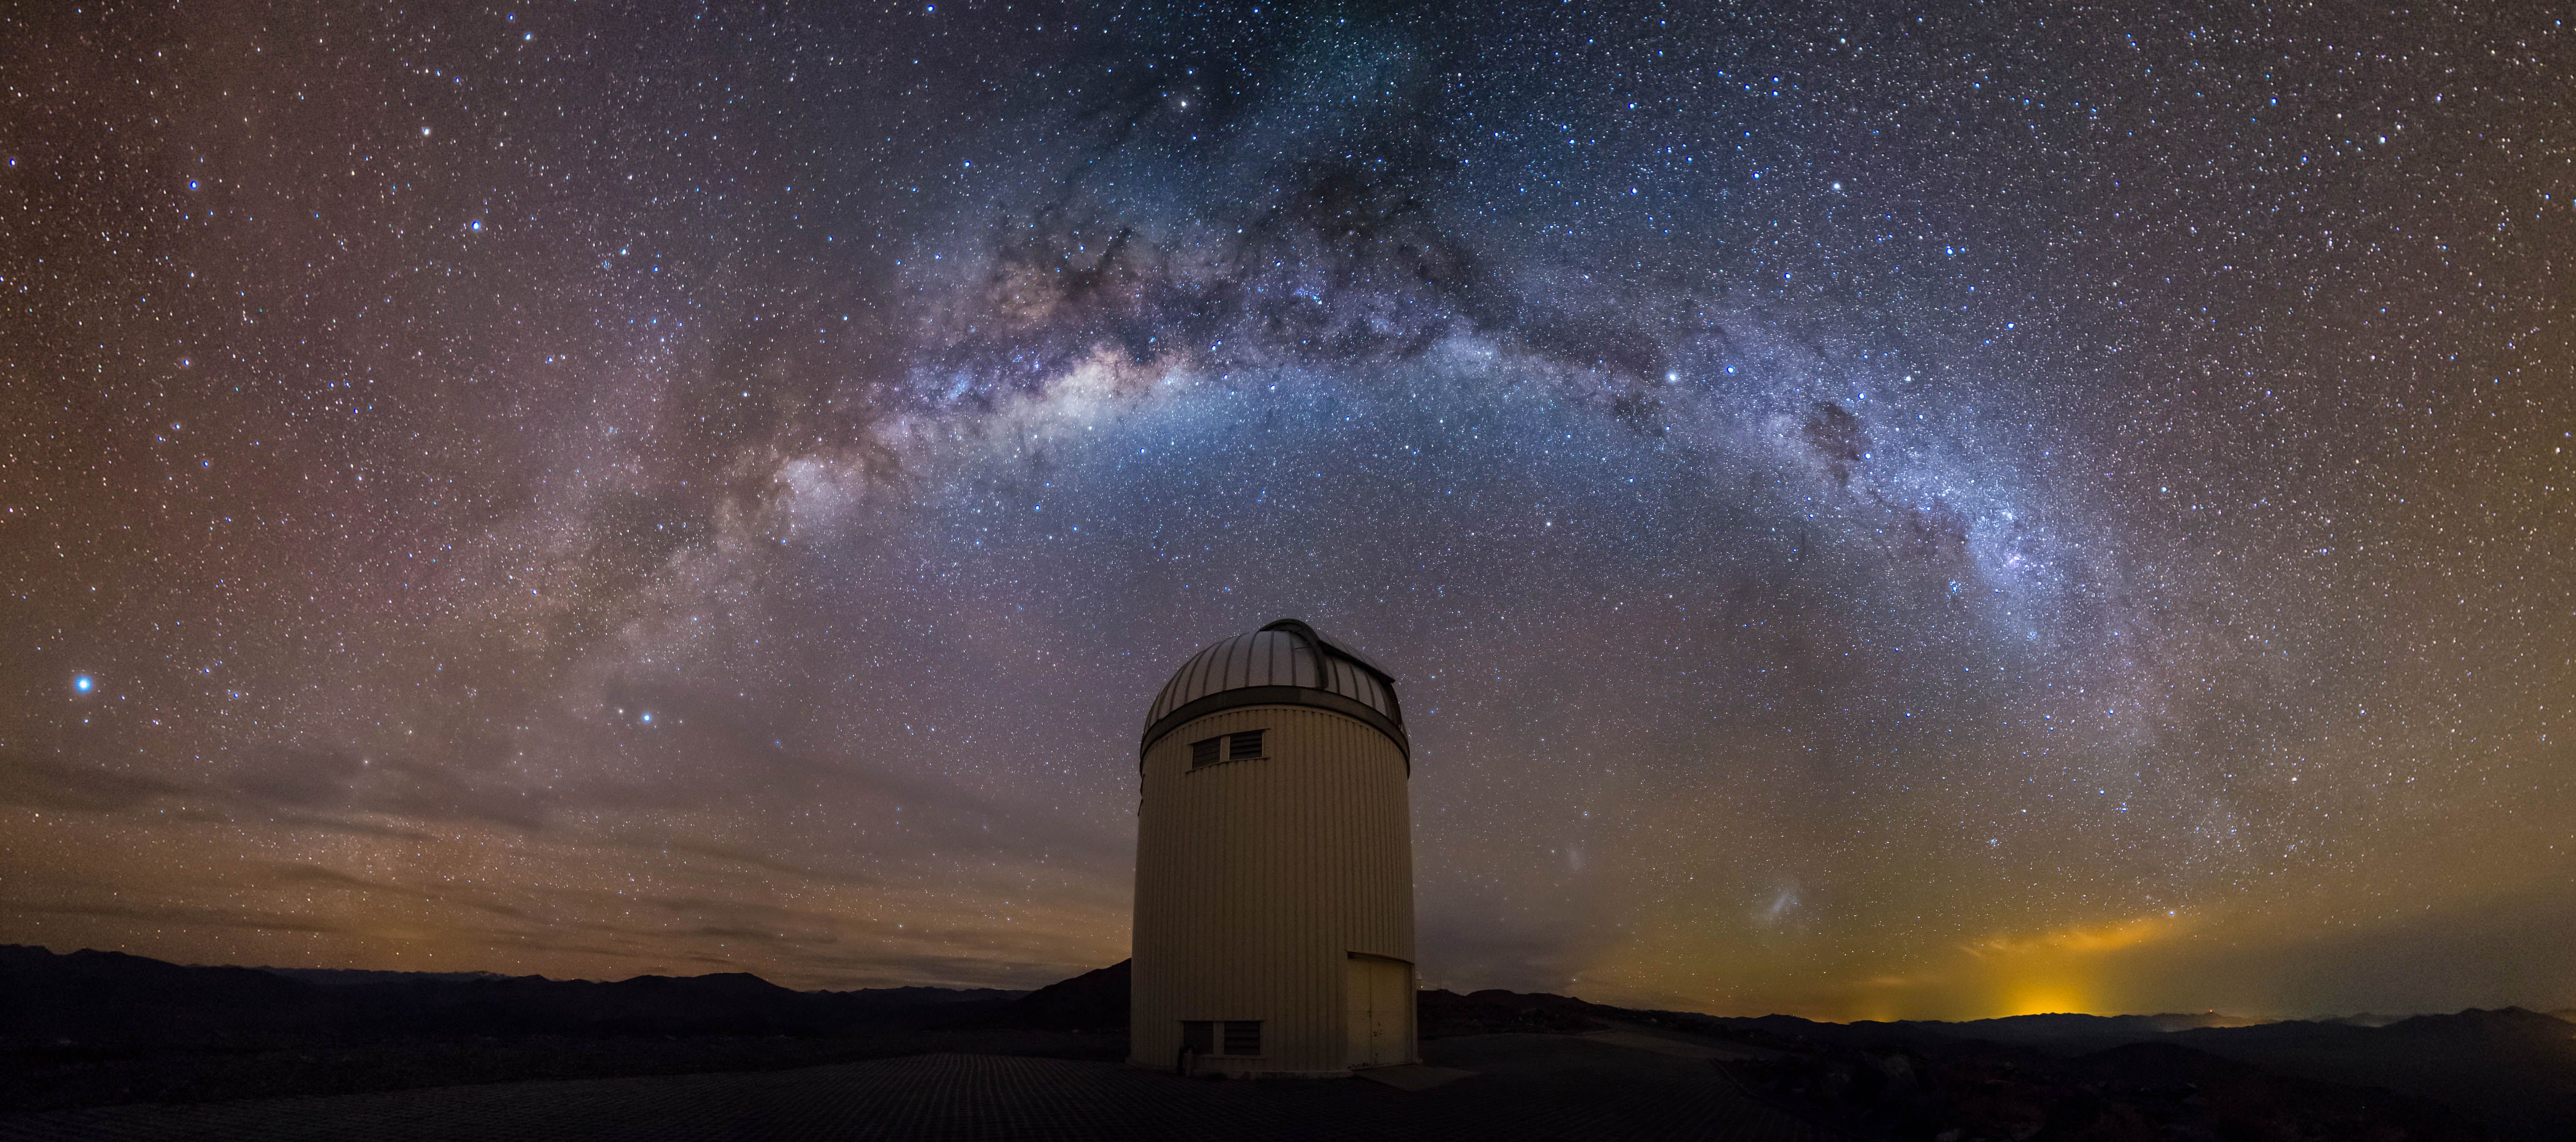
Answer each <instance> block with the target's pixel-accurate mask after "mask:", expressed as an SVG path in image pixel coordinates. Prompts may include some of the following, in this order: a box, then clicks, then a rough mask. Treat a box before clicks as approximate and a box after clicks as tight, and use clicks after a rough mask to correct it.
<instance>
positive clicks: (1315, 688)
mask: <svg viewBox="0 0 2576 1142" xmlns="http://www.w3.org/2000/svg"><path fill="white" fill-rule="evenodd" d="M1276 705H1287V706H1319V707H1323V708H1325V709H1330V710H1335V711H1338V712H1340V713H1343V714H1347V715H1349V716H1351V717H1353V718H1356V719H1358V720H1360V721H1362V722H1366V723H1368V724H1369V725H1370V726H1372V727H1375V728H1376V729H1377V730H1378V732H1380V733H1383V734H1385V735H1386V736H1387V737H1388V738H1390V739H1393V740H1394V742H1395V745H1396V748H1397V749H1399V750H1402V751H1403V752H1404V756H1405V760H1406V764H1407V765H1408V766H1410V765H1411V763H1412V758H1413V743H1412V741H1411V740H1409V739H1408V738H1407V737H1406V736H1405V733H1404V709H1403V707H1402V706H1400V705H1398V704H1397V703H1396V700H1395V676H1394V675H1391V674H1388V673H1387V672H1386V671H1385V670H1383V669H1381V668H1379V667H1378V665H1377V664H1376V663H1373V662H1370V661H1369V660H1368V659H1366V658H1364V657H1362V656H1361V655H1360V653H1359V652H1358V651H1355V650H1352V649H1350V648H1349V647H1346V646H1343V645H1341V644H1339V643H1336V642H1334V641H1332V640H1331V639H1328V638H1325V637H1324V636H1323V635H1321V634H1318V633H1316V631H1315V628H1313V627H1310V626H1307V625H1306V624H1304V623H1302V622H1299V621H1297V620H1295V619H1281V620H1279V621H1278V622H1275V623H1272V624H1270V625H1269V626H1266V627H1263V628H1261V629H1260V630H1257V631H1254V632H1252V633H1251V634H1241V635H1236V636H1234V637H1233V638H1229V639H1225V640H1223V641H1221V642H1218V643H1216V644H1215V645H1213V646H1210V647H1208V648H1207V649H1205V650H1202V651H1200V652H1198V653H1197V654H1194V655H1191V656H1190V660H1189V661H1188V662H1184V663H1182V664H1181V668H1180V669H1179V670H1178V671H1176V672H1174V673H1173V675H1172V680H1171V681H1170V682H1167V683H1164V684H1163V692H1162V693H1161V694H1159V695H1157V696H1156V697H1155V698H1154V706H1153V709H1151V710H1149V711H1147V712H1146V714H1145V737H1144V740H1143V741H1142V742H1141V743H1139V744H1138V745H1137V747H1136V752H1137V754H1138V755H1140V756H1141V755H1142V754H1143V753H1144V752H1145V751H1146V750H1148V749H1152V748H1153V746H1154V743H1155V742H1156V741H1159V740H1161V739H1162V737H1163V735H1165V734H1168V733H1170V732H1172V731H1173V730H1175V729H1178V728H1180V726H1181V724H1182V723H1184V722H1188V721H1191V720H1193V719H1196V718H1203V717H1206V716H1207V715H1209V714H1213V713H1215V712H1217V711H1219V710H1224V709H1230V708H1232V707H1235V706H1276Z"/></svg>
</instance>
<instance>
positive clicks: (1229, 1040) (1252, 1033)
mask: <svg viewBox="0 0 2576 1142" xmlns="http://www.w3.org/2000/svg"><path fill="white" fill-rule="evenodd" d="M1225 1053H1226V1054H1229V1055H1258V1054H1260V1053H1261V1021H1260V1020H1258V1019H1229V1020H1226V1024H1225Z"/></svg>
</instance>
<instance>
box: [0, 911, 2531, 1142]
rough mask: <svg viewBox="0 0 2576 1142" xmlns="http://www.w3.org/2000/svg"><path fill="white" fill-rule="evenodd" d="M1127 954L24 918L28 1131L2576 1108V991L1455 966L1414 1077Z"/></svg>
mask: <svg viewBox="0 0 2576 1142" xmlns="http://www.w3.org/2000/svg"><path fill="white" fill-rule="evenodd" d="M1126 969H1127V965H1125V964H1118V965H1114V966H1112V967H1108V968H1103V969H1100V970H1098V971H1094V972H1088V973H1085V974H1083V975H1080V976H1076V977H1074V978H1072V979H1068V980H1065V981H1063V982H1060V983H1057V984H1054V985H1052V986H1049V987H1046V988H1042V989H1040V990H1038V991H1035V992H1029V993H1019V992H997V991H972V990H970V991H959V990H948V989H939V988H881V989H875V990H864V991H843V992H828V991H816V992H800V991H792V990H789V989H786V988H781V987H777V986H775V985H772V984H769V983H767V982H765V981H763V980H760V979H758V978H756V977H753V976H748V975H740V974H732V975H725V974H719V975H705V976H694V977H687V978H667V977H655V976H641V977H637V978H635V979H630V980H621V981H617V982H613V983H593V982H583V981H574V980H547V979H542V978H538V977H533V976H531V977H519V978H503V977H499V976H487V975H425V974H409V973H386V972H316V971H278V970H268V969H251V968H233V967H191V966H185V965H179V964H169V963H163V962H160V961H156V960H148V959H141V958H138V957H133V956H124V955H117V954H113V953H99V952H77V953H72V954H68V955H57V954H55V953H52V952H49V951H46V950H44V949H41V948H20V947H8V946H0V1142H6V1140H7V1139H14V1138H97V1139H152V1138H207V1139H224V1138H263V1139H264V1138H361V1139H368V1140H369V1142H374V1140H377V1139H398V1138H502V1139H506V1138H635V1139H656V1138H675V1139H678V1138H723V1139H766V1138H782V1139H795V1138H917V1139H950V1138H955V1139H987V1138H990V1139H1010V1138H1089V1137H1102V1138H1109V1137H1115V1138H1160V1137H1174V1138H1182V1137H1186V1138H1199V1137H1208V1138H1224V1139H1228V1140H1232V1139H1238V1138H1241V1139H1252V1138H1291V1137H1293V1138H1379V1137H1384V1138H1430V1139H1439V1138H1460V1139H1465V1138H1475V1139H1519V1138H1531V1139H1582V1138H1745V1139H1767V1138H1801V1139H1805V1138H1855V1139H1869V1140H1886V1142H1896V1140H1900V1139H1901V1140H1905V1142H2145V1140H2148V1139H2156V1140H2168V1139H2171V1140H2186V1142H2312V1140H2323V1139H2367V1140H2370V1142H2576V1019H2571V1016H2576V1012H2561V1013H2557V1014H2556V1015H2555V1016H2553V1015H2544V1014H2539V1013H2534V1012H2529V1011H2521V1010H2515V1009H2504V1010H2496V1011H2474V1010H2473V1011H2463V1012H2459V1013H2457V1014H2453V1015H2432V1016H2416V1017H2412V1018H2405V1019H2387V1018H2376V1017H2357V1018H2353V1019H2339V1020H2324V1021H2312V1022H2283V1023H2267V1024H2250V1023H2248V1022H2247V1021H2243V1020H2229V1019H2227V1018H2225V1017H2223V1016H2217V1015H2211V1014H2201V1015H2156V1016H2118V1017H2109V1018H2103V1017H2095V1016H2085V1015H2042V1016H2023V1017H2018V1018H2013V1019H1998V1020H1985V1021H1980V1022H1973V1023H1853V1024H1832V1023H1812V1022H1809V1021H1806V1020H1803V1019H1792V1018H1787V1017H1783V1016H1767V1017H1763V1018H1759V1019H1730V1018H1716V1017H1711V1016H1707V1015H1698V1014H1692V1013H1688V1012H1670V1011H1636V1010H1628V1009H1623V1008H1616V1007H1607V1006H1602V1005H1598V1004H1591V1003H1586V1002H1584V1001H1582V1000H1579V999H1573V998H1569V997H1566V996H1557V995H1528V994H1517V993H1512V992H1502V991H1480V992H1475V993H1473V994H1469V995H1457V994H1453V993H1451V992H1447V991H1425V992H1423V993H1421V996H1420V1007H1419V1013H1420V1026H1421V1032H1422V1040H1423V1041H1422V1051H1423V1055H1424V1057H1425V1060H1426V1062H1428V1063H1430V1064H1433V1065H1435V1066H1439V1067H1445V1068H1452V1069H1454V1070H1456V1071H1467V1072H1474V1073H1473V1074H1472V1075H1470V1076H1469V1077H1465V1078H1460V1079H1457V1080H1456V1081H1453V1082H1450V1083H1447V1084H1446V1085H1440V1086H1436V1087H1431V1088H1428V1089H1425V1088H1423V1087H1422V1086H1420V1085H1419V1084H1415V1085H1411V1086H1407V1087H1405V1089H1395V1088H1393V1087H1390V1086H1388V1085H1384V1084H1380V1083H1375V1082H1369V1081H1363V1080H1358V1079H1341V1080H1331V1081H1293V1082H1218V1081H1210V1080H1196V1081H1185V1080H1181V1079H1178V1078H1174V1077H1171V1076H1166V1075H1159V1074H1148V1073H1144V1072H1138V1071H1132V1070H1129V1069H1127V1068H1126V1067H1124V1066H1123V1065H1121V1064H1120V1062H1119V1060H1120V1059H1122V1058H1123V1056H1124V1055H1125V1046H1126V1026H1125V1023H1126V1013H1127V1007H1128V977H1127V970H1126ZM1414 1077H1420V1075H1419V1073H1418V1072H1416V1073H1415V1075H1414ZM1399 1085H1402V1084H1399Z"/></svg>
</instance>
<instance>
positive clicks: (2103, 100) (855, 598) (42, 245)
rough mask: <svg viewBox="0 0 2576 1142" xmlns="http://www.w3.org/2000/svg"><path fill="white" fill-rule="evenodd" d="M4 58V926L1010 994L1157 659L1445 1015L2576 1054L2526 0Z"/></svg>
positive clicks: (2548, 251)
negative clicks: (1959, 1020)
mask: <svg viewBox="0 0 2576 1142" xmlns="http://www.w3.org/2000/svg"><path fill="white" fill-rule="evenodd" d="M538 7H539V6H529V8H528V9H526V10H522V9H518V8H513V7H508V6H483V5H427V6H419V7H415V8H411V9H403V10H392V9H367V10H342V9H332V10H328V11H315V10H309V9H301V8H292V7H284V6H275V7H272V6H265V5H259V4H236V5H218V6H210V7H207V8H203V9H201V8H199V7H197V6H189V5H134V6H119V5H111V6H106V7H93V8H88V9H83V10H80V11H71V10H46V11H41V12H21V13H18V14H15V15H11V16H8V17H6V18H5V19H6V21H7V22H6V25H5V27H4V28H0V43H5V45H6V46H5V47H0V164H5V165H0V306H5V308H0V584H5V586H6V593H5V595H0V606H5V608H6V610H5V613H6V616H7V617H6V622H5V626H0V634H5V638H6V645H7V652H6V653H5V654H0V693H5V694H6V695H7V696H8V697H7V701H6V702H0V868H5V869H6V870H7V872H8V875H6V876H5V877H0V940H9V941H16V942H24V943H39V944H44V945H47V946H51V947H55V948H58V949H66V950H67V949H70V948H73V947H83V946H86V947H102V948H108V947H112V948H120V949H124V950H129V951H133V952H137V953H140V954H148V955H155V956H162V957H165V958H171V959H179V960H189V961H198V962H242V963H272V964H281V965H294V966H349V967H369V968H434V969H442V970H468V969H478V970H494V971H507V972H542V973H546V974H550V975H557V976H567V975H574V976H591V977H622V976H624V975H629V974H634V973H638V972H644V971H665V972H684V973H694V972H699V971H715V970H746V971H755V972H758V973H760V974H762V975H764V976H766V977H769V978H771V979H774V980H778V981H781V982H784V983H788V984H791V985H796V986H807V987H818V986H828V987H836V988H838V987H851V986H862V985H882V984H892V983H940V984H977V985H998V986H1022V987H1030V986H1037V985H1040V984H1043V983H1046V982H1049V981H1052V980H1054V979H1057V978H1061V977H1063V976H1065V975H1067V974H1070V973H1072V972H1074V971H1077V970H1082V969H1086V968H1090V967H1097V966H1101V965H1104V964H1107V963H1111V962H1114V961H1116V960H1118V959H1121V958H1123V957H1124V956H1125V954H1126V942H1127V907H1128V899H1129V894H1130V887H1131V885H1130V877H1131V875H1132V863H1131V862H1132V855H1133V843H1134V842H1133V837H1134V817H1133V809H1134V803H1135V797H1136V784H1135V781H1136V778H1135V755H1134V750H1135V745H1136V734H1137V733H1138V731H1139V729H1140V727H1141V721H1142V717H1143V714H1144V710H1145V706H1146V704H1147V703H1148V702H1149V701H1150V699H1151V696H1152V695H1153V693H1154V692H1155V690H1156V689H1158V688H1159V687H1160V685H1161V684H1162V682H1163V680H1164V677H1165V676H1166V674H1167V673H1168V672H1169V671H1170V670H1171V669H1173V668H1174V667H1176V666H1177V665H1178V664H1179V663H1180V662H1181V661H1183V660H1184V659H1185V658H1186V657H1187V656H1188V655H1189V654H1190V653H1192V652H1193V651H1195V650H1196V649H1197V648H1198V647H1200V646H1203V645H1205V644H1206V643H1208V642H1211V641H1214V640H1216V639H1218V638H1221V637H1225V636H1228V635H1232V634H1236V633H1241V632H1243V631H1248V630H1251V629H1253V628H1255V627H1257V626H1259V625H1260V624H1261V623H1263V622H1266V621H1268V620H1270V619H1274V618H1279V617H1289V616H1293V617H1300V618H1304V619H1307V620H1309V621H1312V622H1314V623H1315V624H1317V625H1318V626H1319V627H1321V628H1323V629H1324V630H1326V631H1328V632H1332V633H1334V634H1335V635H1337V636H1340V637H1344V638H1347V639H1348V640H1350V641H1351V642H1352V643H1353V644H1354V645H1357V646H1359V647H1362V648H1364V649H1365V650H1366V651H1367V652H1369V653H1370V654H1371V656H1372V657H1374V658H1377V659H1379V660H1380V661H1382V662H1384V663H1385V664H1386V665H1387V666H1388V667H1389V668H1391V669H1393V670H1394V671H1395V672H1396V674H1397V681H1398V686H1399V688H1400V691H1401V693H1402V694H1403V696H1404V702H1405V706H1406V709H1407V711H1408V720H1409V724H1410V727H1411V731H1412V735H1413V740H1414V743H1415V747H1416V768H1415V771H1414V777H1413V782H1412V795H1413V799H1414V800H1413V805H1414V816H1415V845H1416V856H1415V867H1416V881H1417V898H1418V901H1419V909H1420V921H1421V927H1422V941H1423V942H1422V957H1423V965H1422V969H1423V974H1424V979H1425V981H1426V983H1427V984H1429V985H1435V986H1451V987H1460V988H1472V987H1487V986H1504V987H1513V988H1519V989H1535V990H1549V991H1558V992H1569V993H1575V994H1580V995H1583V996H1585V997H1587V998H1592V999H1596V1000H1601V1001H1606V1002H1628V1003H1651V1004H1657V1005H1666V1006H1675V1007H1687V1008H1691V1009H1697V1010H1707V1011H1715V1012H1721V1013H1762V1012H1769V1011H1786V1012H1793V1013H1798V1014H1807V1015H1814V1016H1819V1017H1827V1018H1887V1017H1899V1016H1924V1017H1936V1018H1937V1017H1974V1016H1985V1015H1995V1014H2004V1013H2014V1012H2022V1011H2040V1010H2087V1011H2151V1010H2174V1009H2190V1010H2198V1009H2204V1008H2220V1009H2225V1010H2229V1011H2233V1012H2238V1013H2243V1014H2305V1013H2317V1012H2326V1011H2351V1010H2359V1009H2363V1008H2371V1009H2376V1010H2381V1011H2388V1010H2432V1009H2449V1008H2457V1007H2460V1006H2466V1005H2470V1004H2477V1005H2485V1006H2494V1005H2500V1004H2504V1003H2519V1004H2522V1005H2525V1006H2533V1007H2546V1006H2553V1005H2554V1006H2568V1005H2571V1004H2576V970H2571V969H2572V968H2576V965H2571V964H2570V962H2569V960H2568V957H2567V952H2566V949H2567V948H2569V947H2576V895H2571V894H2570V893H2569V892H2568V891H2567V888H2568V885H2569V884H2570V883H2571V877H2576V755H2571V753H2570V750H2569V744H2568V735H2569V734H2570V733H2571V725H2570V719H2569V710H2570V708H2571V706H2576V658H2571V656H2570V650H2569V648H2570V647H2571V646H2576V603H2571V601H2570V600H2571V598H2576V571H2571V570H2570V568H2571V567H2576V560H2571V559H2570V557H2569V551H2570V550H2571V547H2576V516H2571V509H2576V456H2571V455H2570V449H2571V448H2576V344H2571V339H2570V332H2571V325H2570V320H2569V317H2568V301H2569V298H2570V297H2571V296H2576V292H2571V285H2570V277H2569V275H2570V272H2571V271H2570V267H2571V265H2576V261H2571V259H2576V105H2571V101H2570V94H2569V93H2570V92H2571V91H2576V87H2571V86H2570V79H2571V78H2572V77H2576V66H2571V64H2576V55H2571V40H2570V38H2569V37H2570V33H2569V31H2568V29H2566V28H2565V27H2564V25H2563V19H2564V18H2563V16H2561V15H2558V14H2555V13H2553V12H2552V11H2551V10H2550V9H2549V8H2548V6H2546V5H2537V4H2503V5H2474V6H2457V7H2446V8H2437V9H2426V10H2400V9H2355V8H2344V7H2331V8H2329V7H2323V6H2319V7H2308V6H2298V5H2277V6H2259V5H2257V6H2235V7H2221V8H2212V9H2208V10H2205V11H2195V12H2181V11H2174V10H2117V11H2112V10H2105V11H2075V10H2068V9H2064V8H2061V7H2059V6H2055V5H2016V4H1983V5H1927V6H1921V7H1917V8H1912V9H1902V10H1888V9H1882V8H1877V7H1872V6H1858V5H1852V6H1843V5H1792V4H1779V5H1772V4H1745V5H1735V6H1723V7H1718V8H1714V9H1703V8H1701V7H1697V6H1684V5H1672V6H1657V5H1651V4H1640V5H1607V6H1604V5H1581V4H1574V3H1567V4H1562V5H1498V6H1494V7H1492V8H1490V9H1465V8H1455V7H1449V6H1439V7H1426V8H1423V9H1420V10H1417V11H1414V12H1411V13H1409V14H1389V13H1387V12H1385V11H1381V10H1379V9H1376V8H1373V7H1364V6H1349V7H1335V6H1329V5H1327V6H1300V5H1285V6H1282V5H1276V4H1261V5H1243V6H1237V7H1231V8H1223V9H1218V8H1209V7H1199V6H1191V5H1112V6H1098V7H1095V6H1086V5H1072V6H1063V5H1052V4H1039V5H1027V4H1013V5H990V4H964V3H940V4H936V5H926V4H915V5H904V6H893V7H883V8H875V9H868V10H864V11H861V10H848V11H842V10H830V11H814V12H805V11H801V10H800V11H794V12H789V11H785V10H776V11H773V10H768V9H763V8H758V7H752V6H730V5H712V4H710V5H699V6H690V7H686V8H682V7H675V6H668V5H645V6H639V7H634V8H616V7H613V6H608V7H599V8H597V9H593V8H587V7H574V8H556V7H553V6H545V7H546V10H537V8H538Z"/></svg>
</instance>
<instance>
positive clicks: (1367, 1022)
mask: <svg viewBox="0 0 2576 1142" xmlns="http://www.w3.org/2000/svg"><path fill="white" fill-rule="evenodd" d="M1344 962H1345V963H1346V964H1348V965H1349V966H1348V967H1347V968H1346V969H1345V971H1346V974H1345V977H1344V980H1345V984H1346V986H1345V989H1344V994H1345V995H1347V996H1348V997H1349V999H1348V1004H1349V1018H1348V1021H1347V1022H1346V1024H1345V1026H1346V1027H1347V1028H1348V1030H1349V1034H1350V1062H1351V1065H1352V1066H1354V1067H1383V1066H1389V1065H1392V1064H1395V1063H1403V1062H1409V1061H1411V1060H1409V1059H1407V1058H1406V1055H1407V1054H1409V1053H1410V1052H1409V1051H1408V1050H1407V1048H1408V1047H1409V1046H1410V1045H1411V1041H1412V1038H1413V1035H1412V1031H1413V966H1412V965H1410V964H1407V963H1404V962H1403V961H1401V960H1391V959H1384V958H1381V957H1377V956H1369V957H1361V956H1352V957H1350V958H1349V959H1348V960H1345V961H1344Z"/></svg>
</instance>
